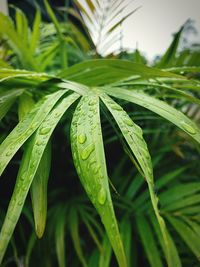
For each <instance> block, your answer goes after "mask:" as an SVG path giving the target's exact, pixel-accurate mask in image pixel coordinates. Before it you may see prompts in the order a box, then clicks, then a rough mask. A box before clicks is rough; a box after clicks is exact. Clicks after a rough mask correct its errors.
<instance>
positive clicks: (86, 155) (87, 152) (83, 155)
mask: <svg viewBox="0 0 200 267" xmlns="http://www.w3.org/2000/svg"><path fill="white" fill-rule="evenodd" d="M93 151H94V144H90V145H89V146H87V147H86V148H85V149H84V150H83V151H82V152H81V158H82V160H86V159H88V158H89V156H90V155H91V153H92V152H93Z"/></svg>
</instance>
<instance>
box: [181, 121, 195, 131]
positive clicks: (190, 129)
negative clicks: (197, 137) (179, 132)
mask: <svg viewBox="0 0 200 267" xmlns="http://www.w3.org/2000/svg"><path fill="white" fill-rule="evenodd" d="M180 124H181V126H182V127H183V129H184V130H185V131H186V132H188V133H190V134H196V130H195V129H194V128H193V127H192V126H191V125H189V124H188V123H186V122H185V121H181V122H180Z"/></svg>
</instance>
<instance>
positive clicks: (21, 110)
mask: <svg viewBox="0 0 200 267" xmlns="http://www.w3.org/2000/svg"><path fill="white" fill-rule="evenodd" d="M34 104H35V102H34V100H33V98H32V97H31V96H30V95H29V94H27V93H26V92H25V93H23V94H22V95H21V96H20V97H19V107H18V117H19V121H21V120H22V119H23V118H24V116H25V115H26V114H27V113H28V112H29V111H30V110H31V109H32V108H33V106H34Z"/></svg>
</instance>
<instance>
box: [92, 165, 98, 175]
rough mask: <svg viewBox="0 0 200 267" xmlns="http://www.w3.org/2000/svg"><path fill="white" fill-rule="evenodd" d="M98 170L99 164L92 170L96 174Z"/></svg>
mask: <svg viewBox="0 0 200 267" xmlns="http://www.w3.org/2000/svg"><path fill="white" fill-rule="evenodd" d="M98 171H99V166H95V167H94V168H93V172H94V174H97V173H98Z"/></svg>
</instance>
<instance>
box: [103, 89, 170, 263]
mask: <svg viewBox="0 0 200 267" xmlns="http://www.w3.org/2000/svg"><path fill="white" fill-rule="evenodd" d="M101 99H102V100H103V102H104V104H105V105H106V107H107V108H108V109H109V111H110V112H111V114H112V116H113V117H114V119H115V121H116V122H117V124H118V126H119V128H120V130H121V132H122V134H123V136H124V138H125V139H126V142H127V144H128V146H129V147H130V149H131V151H132V153H133V154H134V156H135V158H136V160H137V162H138V163H139V166H140V168H141V170H142V171H143V174H144V178H145V180H146V181H147V184H148V188H149V194H150V198H151V203H152V206H153V209H154V211H155V214H156V217H157V220H158V223H159V225H160V229H161V232H162V235H163V240H164V243H165V248H166V250H167V255H168V257H167V261H168V264H169V266H173V265H172V258H171V251H170V246H169V240H168V232H167V228H166V225H165V222H164V220H163V218H162V216H161V215H160V213H159V210H158V197H157V196H156V194H155V190H154V178H153V170H152V163H151V157H150V154H149V151H148V148H147V145H146V142H145V141H144V139H143V136H142V130H141V128H140V127H139V126H138V125H136V124H135V123H134V122H133V121H132V120H131V119H130V117H129V116H128V114H127V113H126V112H125V111H124V110H123V109H122V108H121V107H120V106H119V105H118V104H117V103H116V102H115V101H113V100H112V99H111V98H110V97H109V96H107V95H106V94H101Z"/></svg>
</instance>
